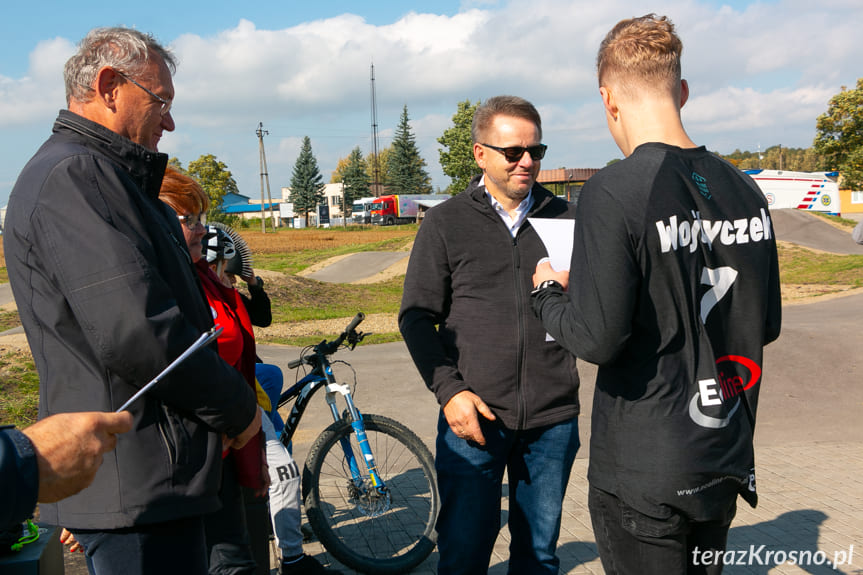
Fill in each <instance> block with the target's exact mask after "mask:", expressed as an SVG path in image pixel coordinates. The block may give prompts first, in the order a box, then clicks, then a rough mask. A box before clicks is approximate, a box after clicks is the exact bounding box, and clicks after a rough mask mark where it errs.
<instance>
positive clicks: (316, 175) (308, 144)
mask: <svg viewBox="0 0 863 575" xmlns="http://www.w3.org/2000/svg"><path fill="white" fill-rule="evenodd" d="M324 187H325V186H324V178H323V176H321V172H320V170H319V169H318V160H317V159H315V156H314V154H312V141H311V140H310V139H309V137H308V136H305V137H304V138H303V146H302V148H300V155H299V156H297V162H296V163H295V164H294V173H293V175H292V176H291V202H293V204H294V211H297V212H305V214H306V226H308V225H309V212H313V211H315V209H316V208H317V207H318V204H320V203H322V202H323V201H324Z"/></svg>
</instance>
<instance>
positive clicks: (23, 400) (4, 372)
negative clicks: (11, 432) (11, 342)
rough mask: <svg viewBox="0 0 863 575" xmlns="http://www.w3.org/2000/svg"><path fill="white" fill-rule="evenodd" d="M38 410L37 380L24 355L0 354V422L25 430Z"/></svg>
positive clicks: (3, 352) (32, 366)
mask: <svg viewBox="0 0 863 575" xmlns="http://www.w3.org/2000/svg"><path fill="white" fill-rule="evenodd" d="M38 410H39V376H38V375H37V374H36V366H35V365H33V358H32V357H31V356H30V354H29V353H28V352H24V351H16V350H8V349H3V350H0V422H2V423H3V424H4V425H6V424H14V425H17V426H18V427H26V426H28V425H30V424H31V423H34V422H35V421H36V414H37V412H38Z"/></svg>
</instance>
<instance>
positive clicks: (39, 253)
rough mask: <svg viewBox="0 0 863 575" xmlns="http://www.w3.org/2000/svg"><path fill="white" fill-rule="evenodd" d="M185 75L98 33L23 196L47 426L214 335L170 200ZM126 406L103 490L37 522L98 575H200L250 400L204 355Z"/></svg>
mask: <svg viewBox="0 0 863 575" xmlns="http://www.w3.org/2000/svg"><path fill="white" fill-rule="evenodd" d="M174 68H175V64H174V59H173V57H172V55H171V53H170V52H169V51H168V50H166V49H165V48H163V47H162V46H160V45H159V44H158V43H157V42H156V41H155V40H154V39H153V38H152V37H151V36H149V35H146V34H142V33H140V32H137V31H135V30H130V29H125V28H107V29H95V30H92V31H91V32H90V33H89V34H88V35H87V36H86V37H85V38H84V40H82V42H81V44H80V45H79V49H78V52H77V53H76V54H75V55H73V56H72V57H71V58H70V59H69V61H68V62H67V63H66V67H65V73H64V76H65V83H66V97H67V103H68V110H61V111H60V114H59V116H58V118H57V121H56V122H55V124H54V129H53V134H52V136H51V137H50V138H49V139H48V141H47V142H46V143H45V144H44V145H43V146H42V147H41V148H40V149H39V151H38V152H37V153H36V155H35V156H34V157H33V158H32V159H31V160H30V162H29V163H28V164H27V166H25V167H24V169H23V170H22V172H21V175H20V176H19V178H18V181H17V183H16V184H15V187H14V189H13V191H12V194H11V197H10V200H9V206H8V211H7V217H6V229H5V230H4V232H5V233H4V235H3V239H4V247H5V253H6V263H7V266H8V273H9V280H10V283H11V284H12V289H13V292H14V295H15V300H16V302H17V304H18V309H19V314H20V316H21V321H22V323H23V325H24V329H25V331H26V333H27V338H28V341H29V343H30V347H31V350H32V352H33V356H34V359H35V362H36V367H37V369H38V371H39V378H40V403H39V411H40V417H47V416H49V415H52V414H55V413H62V412H79V411H103V412H110V411H115V410H116V409H117V408H118V407H119V406H121V405H122V404H123V403H124V402H125V401H126V400H127V399H129V398H130V397H131V396H132V395H133V394H134V393H135V392H136V391H138V390H139V389H140V388H141V387H142V386H143V385H145V384H146V383H147V382H148V381H149V380H150V379H151V378H153V377H154V376H155V375H157V374H158V373H159V372H160V371H161V370H162V369H163V368H164V367H166V366H167V365H168V364H169V363H171V361H173V360H174V359H175V358H176V357H178V356H179V355H180V354H181V353H182V352H183V351H184V350H185V349H186V348H187V347H189V345H190V344H192V343H193V342H194V341H195V340H196V339H197V338H198V336H199V335H200V334H201V332H203V331H205V330H208V329H209V328H210V327H212V324H213V322H212V316H211V315H210V312H209V309H208V307H207V306H206V305H205V304H204V301H203V298H202V297H201V292H200V290H199V286H198V284H197V281H196V277H195V274H194V271H193V269H192V261H191V258H190V256H189V252H188V250H187V248H186V245H185V241H184V239H183V234H182V231H181V229H180V222H179V221H178V220H177V217H176V215H175V214H174V212H173V210H171V209H170V208H168V207H167V206H166V205H165V204H163V203H161V202H160V201H159V200H158V194H159V187H160V184H161V181H162V176H163V174H164V171H165V166H166V165H167V160H168V158H167V155H165V154H160V153H158V151H157V148H158V144H159V140H160V138H161V137H162V134H163V133H164V132H165V131H172V130H173V129H174V120H173V117H172V116H171V103H172V102H173V99H174V86H173V83H172V80H171V76H172V73H173V70H174ZM129 411H130V412H131V414H132V416H133V418H134V423H133V425H132V431H130V432H128V433H126V434H123V435H120V436H119V437H118V440H117V446H116V449H115V450H114V451H113V452H111V453H108V454H106V455H105V457H104V462H103V465H102V466H101V468H100V469H99V471H98V473H97V474H96V477H95V479H94V481H93V483H92V485H91V486H90V487H88V488H87V489H84V490H83V491H81V492H80V493H79V494H77V495H74V496H72V497H69V498H68V499H65V500H63V501H61V502H58V503H55V504H50V505H42V506H41V519H42V521H44V522H46V523H50V524H56V525H61V526H63V527H66V528H68V529H69V530H70V531H71V532H72V533H73V534H74V535H75V537H76V538H77V540H78V542H79V543H81V544H82V545H83V547H84V548H85V550H86V552H87V562H88V567H89V569H90V572H91V573H96V574H101V573H124V574H144V573H159V574H160V575H165V574H168V573H184V574H185V573H195V574H204V573H206V572H207V556H206V546H205V542H204V528H203V521H202V516H203V515H204V514H206V513H210V512H213V511H215V510H216V509H217V508H218V506H219V503H218V489H219V478H220V475H221V459H222V458H221V455H222V448H223V442H224V444H226V445H228V446H231V447H240V446H242V445H244V444H245V443H246V442H248V441H249V439H250V438H252V437H254V436H256V435H257V434H258V433H259V429H260V415H259V410H258V409H257V407H256V401H255V396H254V393H253V391H252V390H251V388H250V387H249V386H248V385H247V383H246V382H245V381H244V379H243V377H242V375H240V374H239V372H237V371H236V370H234V369H233V368H232V367H231V366H229V365H228V364H226V363H224V362H223V361H222V360H221V359H219V356H218V354H217V353H216V352H215V350H214V349H212V348H206V349H202V350H200V351H198V352H196V353H195V354H193V355H192V356H191V357H189V359H188V360H186V361H185V362H184V363H183V364H182V365H180V366H179V367H178V368H176V369H175V370H174V371H173V372H172V374H171V375H169V376H167V377H166V378H164V379H163V380H162V381H160V383H159V384H158V385H157V386H155V387H154V388H153V389H152V390H151V391H150V392H148V393H147V394H146V395H145V396H144V397H143V398H142V399H140V400H139V401H137V402H136V403H134V404H132V405H131V407H130V408H129ZM223 438H224V439H223ZM69 440H74V438H72V437H70V438H69Z"/></svg>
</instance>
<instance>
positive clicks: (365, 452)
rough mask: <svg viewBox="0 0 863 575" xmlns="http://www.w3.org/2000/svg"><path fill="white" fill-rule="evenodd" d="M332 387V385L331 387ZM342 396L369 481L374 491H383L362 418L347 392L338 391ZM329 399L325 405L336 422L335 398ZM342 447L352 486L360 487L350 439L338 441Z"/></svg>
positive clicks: (360, 474)
mask: <svg viewBox="0 0 863 575" xmlns="http://www.w3.org/2000/svg"><path fill="white" fill-rule="evenodd" d="M330 387H332V384H331V386H330ZM345 387H346V386H345ZM338 391H339V392H340V393H341V394H342V396H343V397H344V398H345V403H347V406H348V415H349V416H350V418H351V427H352V428H353V430H354V433H355V434H356V436H357V443H358V444H359V447H360V453H361V454H362V459H363V461H364V462H365V467H366V469H368V472H369V479H370V480H371V482H372V485H373V486H374V488H375V489H377V490H379V491H383V490H384V489H385V485H384V482H383V479H381V476H380V474H378V469H377V465H376V464H375V457H374V455H373V454H372V449H371V447H370V446H369V440H368V436H367V434H366V426H365V423H363V416H362V414H361V413H360V411H359V409H357V407H356V405H354V401H353V398H352V397H351V394H350V392H349V391H347V390H338ZM330 399H331V398H330V397H328V398H327V403H329V405H330V411H331V412H332V414H333V418H334V419H336V420H339V419H340V416H339V412H338V408H337V407H336V402H335V398H332V401H330ZM339 442H340V443H341V446H342V450H343V451H344V454H345V462H346V463H347V464H348V468H349V469H350V470H351V477H352V479H353V482H354V485H357V486H361V485H362V482H363V475H362V473H361V472H360V466H359V464H358V463H357V456H356V454H355V453H354V450H353V447H351V442H350V437H343V438H341V439H340V440H339Z"/></svg>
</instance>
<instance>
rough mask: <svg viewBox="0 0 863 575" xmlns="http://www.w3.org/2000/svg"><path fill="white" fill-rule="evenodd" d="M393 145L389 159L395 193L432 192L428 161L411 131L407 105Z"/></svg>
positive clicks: (388, 177)
mask: <svg viewBox="0 0 863 575" xmlns="http://www.w3.org/2000/svg"><path fill="white" fill-rule="evenodd" d="M392 147H393V149H392V152H391V153H390V154H389V157H388V161H387V169H388V171H389V173H388V174H387V186H388V187H389V188H390V191H391V192H392V193H394V194H430V193H431V191H432V186H431V177H430V176H429V175H428V172H426V170H425V166H426V162H425V160H423V159H422V156H420V153H419V150H418V149H417V145H416V138H415V137H414V135H413V133H412V132H411V126H410V120H409V118H408V107H407V105H405V107H404V109H403V110H402V115H401V119H400V120H399V125H398V126H397V127H396V133H395V137H394V138H393V144H392Z"/></svg>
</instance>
